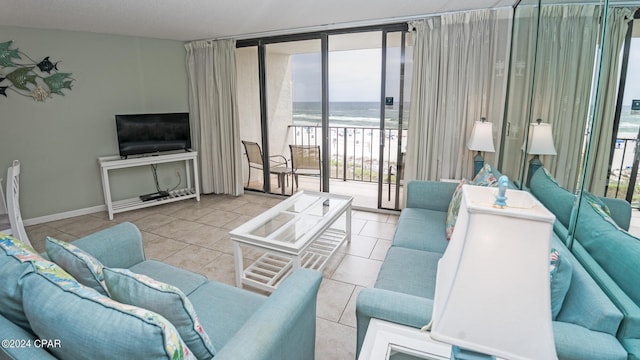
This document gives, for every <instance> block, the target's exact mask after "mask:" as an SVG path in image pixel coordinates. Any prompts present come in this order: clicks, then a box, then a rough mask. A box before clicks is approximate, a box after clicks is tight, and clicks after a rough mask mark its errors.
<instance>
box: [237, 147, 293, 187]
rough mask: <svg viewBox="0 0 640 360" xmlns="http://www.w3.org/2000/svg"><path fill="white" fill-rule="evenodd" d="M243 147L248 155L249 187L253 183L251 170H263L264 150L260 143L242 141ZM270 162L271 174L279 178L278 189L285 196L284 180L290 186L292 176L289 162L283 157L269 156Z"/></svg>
mask: <svg viewBox="0 0 640 360" xmlns="http://www.w3.org/2000/svg"><path fill="white" fill-rule="evenodd" d="M242 145H244V151H245V153H246V154H247V162H248V164H249V176H248V178H247V187H249V183H250V182H251V169H252V168H253V169H258V170H263V158H262V149H261V148H260V145H258V143H255V142H253V141H245V140H242ZM269 162H270V164H269V172H270V173H271V174H275V175H277V176H278V187H279V188H280V189H281V192H282V194H283V195H284V192H285V186H284V179H285V177H286V178H287V180H286V183H287V185H289V174H291V168H289V167H288V161H287V159H286V158H285V157H284V156H282V155H273V156H269Z"/></svg>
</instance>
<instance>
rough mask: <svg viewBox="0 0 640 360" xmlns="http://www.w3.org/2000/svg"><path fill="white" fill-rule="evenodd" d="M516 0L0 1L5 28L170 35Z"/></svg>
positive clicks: (242, 34) (367, 19)
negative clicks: (18, 27)
mask: <svg viewBox="0 0 640 360" xmlns="http://www.w3.org/2000/svg"><path fill="white" fill-rule="evenodd" d="M516 2H517V0H394V1H388V0H316V1H313V0H225V1H221V0H55V1H51V0H19V1H17V0H0V9H2V10H1V11H0V25H3V26H20V27H29V28H38V29H54V30H72V31H89V32H96V33H103V34H117V35H129V36H140V37H150V38H158V39H171V40H183V41H188V40H196V39H216V38H225V37H236V38H247V37H258V36H259V35H260V34H268V35H275V34H278V33H286V32H305V31H314V30H321V29H328V28H339V27H346V26H359V25H367V24H373V23H381V22H385V23H387V22H395V21H405V20H407V19H411V18H417V17H419V16H421V15H428V14H439V13H445V12H453V11H460V10H473V9H484V8H496V7H504V6H514V4H515V3H516Z"/></svg>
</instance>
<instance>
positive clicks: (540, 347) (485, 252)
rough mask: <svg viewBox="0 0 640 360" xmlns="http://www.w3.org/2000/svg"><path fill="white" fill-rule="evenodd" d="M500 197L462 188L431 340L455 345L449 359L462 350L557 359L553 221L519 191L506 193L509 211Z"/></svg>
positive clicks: (443, 261) (442, 266) (438, 285)
mask: <svg viewBox="0 0 640 360" xmlns="http://www.w3.org/2000/svg"><path fill="white" fill-rule="evenodd" d="M500 181H502V182H504V179H503V178H501V179H500ZM502 188H503V189H505V188H506V186H504V185H503V186H502ZM498 191H499V190H498V189H497V188H488V187H479V186H472V185H464V186H463V189H462V202H461V205H460V212H459V215H458V219H457V221H456V224H455V229H454V232H453V235H452V238H451V240H450V243H449V245H448V247H447V250H446V251H445V253H444V255H443V256H442V258H441V259H440V261H439V263H438V274H437V280H436V290H435V297H434V306H433V316H432V327H431V337H432V338H433V339H434V340H437V341H442V342H445V343H448V344H451V345H454V356H455V352H456V351H457V350H459V349H464V350H471V351H472V352H479V353H482V354H488V355H493V356H498V357H500V358H504V359H557V355H556V351H555V345H554V339H553V329H552V325H551V300H550V288H549V286H550V284H549V281H550V280H549V251H550V243H551V234H552V231H553V222H554V219H555V217H554V215H553V214H552V213H551V212H549V211H548V210H547V209H546V208H545V207H544V206H543V205H542V204H540V202H538V201H537V200H536V199H535V198H533V197H532V196H531V194H529V193H528V192H524V191H519V190H509V191H508V192H507V193H506V198H508V201H507V203H506V206H496V205H495V204H494V200H496V197H497V195H499V194H498ZM503 191H504V190H503ZM501 195H502V199H501V200H505V196H504V195H505V194H504V192H502V193H501ZM498 198H500V196H498ZM475 355H477V354H475ZM458 358H462V356H461V357H458ZM467 358H475V357H474V354H472V355H471V357H467Z"/></svg>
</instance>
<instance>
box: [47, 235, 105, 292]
mask: <svg viewBox="0 0 640 360" xmlns="http://www.w3.org/2000/svg"><path fill="white" fill-rule="evenodd" d="M45 248H46V250H47V256H49V259H51V261H53V262H54V263H56V264H58V266H60V267H61V268H63V269H64V270H65V271H66V272H68V273H69V274H70V275H71V276H73V277H74V278H75V279H76V280H78V282H79V283H81V284H82V285H84V286H88V287H90V288H92V289H93V290H95V291H97V292H99V293H100V294H102V295H106V296H109V293H108V291H107V288H106V286H105V284H104V276H103V274H102V269H103V268H104V267H103V266H102V263H101V262H100V261H98V259H96V258H94V257H93V256H91V255H89V254H88V253H87V252H85V251H84V250H82V249H80V248H78V247H77V246H74V245H72V244H69V243H66V242H64V241H60V240H56V239H54V238H52V237H49V236H47V238H46V240H45Z"/></svg>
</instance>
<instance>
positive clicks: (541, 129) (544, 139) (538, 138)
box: [527, 119, 557, 186]
mask: <svg viewBox="0 0 640 360" xmlns="http://www.w3.org/2000/svg"><path fill="white" fill-rule="evenodd" d="M527 143H528V145H527V154H529V155H533V158H532V159H531V160H530V161H529V172H528V175H527V186H528V185H529V181H530V180H531V176H533V173H535V172H536V170H538V169H539V168H540V167H541V166H542V161H540V155H556V154H557V153H556V147H555V146H554V145H553V133H552V129H551V125H550V124H546V123H543V122H542V119H537V120H536V122H535V123H531V124H529V141H528V142H527Z"/></svg>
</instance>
